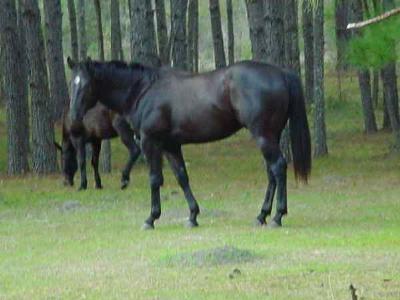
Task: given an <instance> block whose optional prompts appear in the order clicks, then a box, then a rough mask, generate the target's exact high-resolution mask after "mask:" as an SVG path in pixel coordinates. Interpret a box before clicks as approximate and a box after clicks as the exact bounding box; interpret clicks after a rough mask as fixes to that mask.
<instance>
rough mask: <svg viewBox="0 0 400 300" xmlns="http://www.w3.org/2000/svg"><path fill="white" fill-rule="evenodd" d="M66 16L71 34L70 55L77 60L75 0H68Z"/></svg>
mask: <svg viewBox="0 0 400 300" xmlns="http://www.w3.org/2000/svg"><path fill="white" fill-rule="evenodd" d="M68 17H69V27H70V35H71V55H72V59H73V60H74V61H78V60H79V47H78V29H77V25H76V10H75V0H68Z"/></svg>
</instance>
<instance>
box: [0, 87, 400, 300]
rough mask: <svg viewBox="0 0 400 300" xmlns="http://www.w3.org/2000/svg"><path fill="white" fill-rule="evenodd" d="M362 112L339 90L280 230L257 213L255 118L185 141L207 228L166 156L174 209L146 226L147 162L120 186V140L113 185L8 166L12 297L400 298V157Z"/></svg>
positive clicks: (1, 228) (0, 217)
mask: <svg viewBox="0 0 400 300" xmlns="http://www.w3.org/2000/svg"><path fill="white" fill-rule="evenodd" d="M328 93H331V94H334V91H331V92H329V90H328ZM359 111H360V108H359V104H358V103H357V102H348V101H347V102H346V101H345V102H337V101H336V102H335V101H331V100H330V99H329V98H328V128H329V131H328V136H329V149H330V155H329V157H327V158H323V159H318V160H315V161H314V166H313V174H312V180H311V182H310V184H309V185H308V186H303V185H297V184H296V183H295V182H294V179H293V175H292V172H291V169H289V172H290V176H289V183H288V185H289V187H288V194H289V215H288V216H287V217H286V218H285V219H284V227H283V228H282V229H278V230H268V229H260V228H256V227H253V226H252V224H253V220H254V218H255V216H256V215H257V213H258V211H259V208H260V205H261V202H262V198H263V196H264V191H265V188H266V176H265V173H264V171H263V162H262V159H261V156H260V154H259V151H258V150H257V149H256V148H255V146H254V143H253V141H252V140H251V139H250V138H249V136H248V134H247V133H246V132H244V131H243V132H241V133H239V134H238V135H236V136H234V137H232V138H230V139H227V140H224V141H222V142H220V143H214V144H207V145H201V146H188V147H186V148H185V149H184V150H185V156H186V158H187V162H188V171H189V174H190V178H191V183H192V187H193V191H194V193H195V195H197V198H198V200H199V203H200V205H201V208H202V214H201V215H200V218H199V223H200V227H199V228H197V229H194V230H189V229H186V228H184V227H183V224H184V222H185V219H186V216H187V214H188V212H187V205H186V203H185V201H184V198H183V195H182V193H181V191H180V190H179V189H178V186H177V184H176V183H175V180H174V178H173V176H172V174H171V172H170V171H169V170H168V169H167V168H166V170H165V179H166V183H165V185H164V187H163V189H162V199H163V200H162V206H163V214H162V217H161V219H160V221H159V222H157V223H156V230H155V231H153V232H143V231H141V230H140V226H141V224H142V222H143V221H144V219H145V217H146V216H147V214H148V212H149V190H148V186H147V183H148V179H147V171H146V168H145V166H144V165H143V164H140V165H138V166H137V168H135V169H134V175H133V177H134V178H133V182H132V184H131V186H130V187H129V188H128V189H127V190H125V191H120V190H119V188H118V186H119V172H118V168H120V166H121V165H122V163H123V161H124V159H125V156H126V151H125V150H124V149H123V148H122V146H120V145H119V143H118V141H114V145H113V147H114V153H115V154H114V157H115V159H114V162H115V167H116V170H115V171H114V173H113V174H112V175H110V176H103V183H104V186H105V189H104V190H102V191H97V190H95V189H93V187H92V186H93V179H92V177H89V178H90V188H89V189H88V190H87V191H85V192H77V191H76V190H75V188H66V187H63V186H62V184H61V178H60V177H59V176H54V177H47V178H36V177H24V178H14V179H13V178H11V179H10V178H6V177H4V176H3V177H0V299H43V298H56V299H58V298H68V299H81V298H82V299H84V298H85V299H98V298H103V299H126V298H131V299H257V298H258V299H351V294H350V291H349V285H350V284H353V285H354V286H355V288H356V289H357V294H358V295H359V296H360V297H364V299H399V298H400V214H399V211H400V202H399V195H400V184H399V178H400V160H399V158H398V157H395V156H391V155H388V153H389V151H388V146H387V144H388V140H390V135H389V134H387V133H379V134H377V135H375V136H371V137H367V136H365V135H363V134H362V133H361V116H360V114H359ZM3 141H4V139H3ZM3 146H4V145H3ZM3 146H2V147H1V149H0V151H2V152H1V153H2V155H1V161H0V164H1V166H3V167H4V164H5V156H4V155H3V154H4V153H5V152H4V151H5V149H4V147H3ZM90 174H91V171H90Z"/></svg>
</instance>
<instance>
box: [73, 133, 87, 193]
mask: <svg viewBox="0 0 400 300" xmlns="http://www.w3.org/2000/svg"><path fill="white" fill-rule="evenodd" d="M75 145H76V150H77V155H78V165H79V169H80V172H81V186H80V187H79V190H80V191H81V190H86V189H87V177H86V149H85V142H84V140H83V138H79V139H78V140H77V141H76V142H75Z"/></svg>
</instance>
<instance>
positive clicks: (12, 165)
mask: <svg viewBox="0 0 400 300" xmlns="http://www.w3.org/2000/svg"><path fill="white" fill-rule="evenodd" d="M18 28H19V27H18V25H17V12H16V7H15V1H13V0H3V1H2V9H1V10H0V45H1V55H2V57H1V60H0V63H1V64H0V68H1V71H2V72H3V74H7V76H3V77H2V78H0V79H1V80H2V81H1V82H0V85H2V83H3V82H4V96H5V101H6V115H7V123H6V124H7V161H8V168H7V170H8V174H9V175H18V174H23V173H25V172H27V171H28V170H29V165H28V151H29V149H28V148H27V143H26V141H27V140H28V141H29V127H25V126H24V124H25V121H24V120H23V119H24V118H25V117H26V111H27V110H28V105H27V104H28V102H27V93H26V82H25V81H24V78H26V76H24V75H23V74H22V73H23V72H24V71H25V69H24V68H23V67H22V65H23V64H21V61H23V55H24V53H22V51H21V46H22V43H21V41H22V40H21V38H20V37H21V36H20V33H19V32H18ZM0 96H2V95H0Z"/></svg>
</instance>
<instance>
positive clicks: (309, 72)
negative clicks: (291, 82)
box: [302, 0, 314, 104]
mask: <svg viewBox="0 0 400 300" xmlns="http://www.w3.org/2000/svg"><path fill="white" fill-rule="evenodd" d="M302 21H303V40H304V96H305V99H306V103H307V104H310V103H313V102H314V101H313V97H314V25H313V8H312V5H311V2H310V0H303V3H302Z"/></svg>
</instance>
